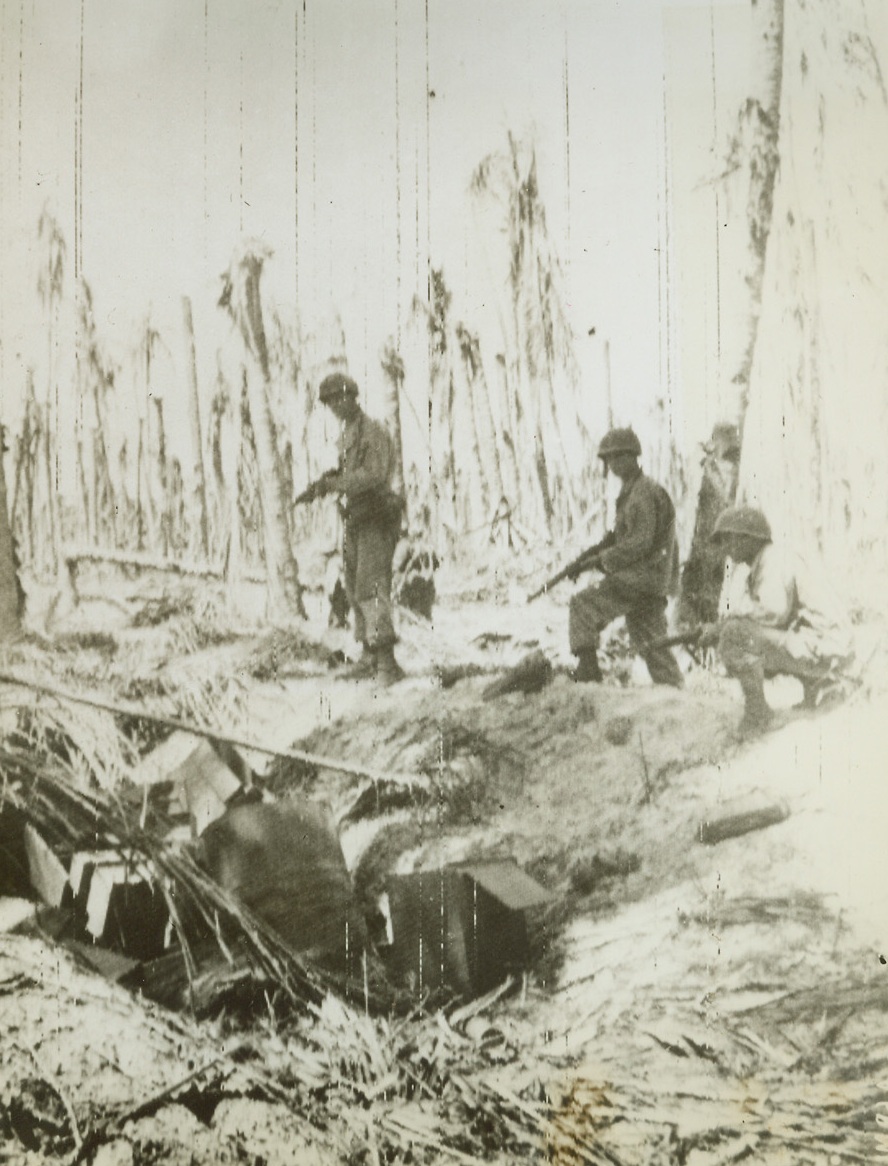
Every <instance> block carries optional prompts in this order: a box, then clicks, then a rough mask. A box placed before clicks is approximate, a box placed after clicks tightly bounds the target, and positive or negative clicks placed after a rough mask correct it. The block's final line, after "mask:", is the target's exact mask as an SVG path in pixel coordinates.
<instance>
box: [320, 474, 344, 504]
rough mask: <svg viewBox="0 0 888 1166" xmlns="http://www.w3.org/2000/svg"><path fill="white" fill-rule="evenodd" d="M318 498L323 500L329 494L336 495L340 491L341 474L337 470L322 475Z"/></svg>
mask: <svg viewBox="0 0 888 1166" xmlns="http://www.w3.org/2000/svg"><path fill="white" fill-rule="evenodd" d="M317 487H318V497H320V498H323V497H324V496H325V495H327V494H335V493H336V491H337V490H338V489H339V473H338V471H337V470H327V471H326V472H325V473H323V474H321V476H320V478H318V481H317Z"/></svg>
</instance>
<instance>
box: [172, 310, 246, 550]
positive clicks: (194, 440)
mask: <svg viewBox="0 0 888 1166" xmlns="http://www.w3.org/2000/svg"><path fill="white" fill-rule="evenodd" d="M257 295H258V288H257ZM182 318H183V321H184V324H185V344H186V347H187V350H188V419H189V421H190V423H191V444H192V446H193V447H194V466H195V472H196V474H197V498H198V503H199V505H200V549H201V553H202V554H203V556H204V559H208V558H209V554H210V531H209V525H208V517H207V478H206V472H205V470H204V456H203V436H202V427H201V423H200V392H199V391H198V385H197V352H196V351H195V346H194V319H193V317H192V314H191V300H190V299H189V298H188V296H183V297H182ZM260 326H261V321H260ZM263 375H264V373H263Z"/></svg>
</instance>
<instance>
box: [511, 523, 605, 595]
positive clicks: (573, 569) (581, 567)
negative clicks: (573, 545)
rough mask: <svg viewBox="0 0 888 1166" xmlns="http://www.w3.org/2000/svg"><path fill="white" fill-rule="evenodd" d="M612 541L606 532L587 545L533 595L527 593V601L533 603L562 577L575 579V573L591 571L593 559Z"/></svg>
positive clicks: (593, 563) (593, 564)
mask: <svg viewBox="0 0 888 1166" xmlns="http://www.w3.org/2000/svg"><path fill="white" fill-rule="evenodd" d="M613 541H614V536H613V534H612V533H608V534H606V535H605V536H604V538H603V539H602V540H601V542H598V543H596V544H595V546H594V547H588V548H587V549H586V550H585V551H583V553H582V554H581V555H577V557H576V558H575V559H573V560H572V561H571V562H569V563H568V564H567V566H566V567H562V568H561V570H560V571H558V572H557V573H556V574H554V575H553V576H552V578H551V579H547V580H546V582H545V583H544V584H543V585H542V587H539V588H537V590H536V591H534V593H533V595H528V597H527V602H528V603H533V601H534V600H535V599H539V597H540V596H541V595H543V594H544V593H545V592H546V591H548V590H549V588H550V587H554V586H555V585H556V584H558V583H560V582H561V580H562V579H568V578H570V579H575V578H576V577H577V575H580V574H582V572H583V571H591V569H592V568H593V567H594V566H595V560H596V559H597V558H598V556H599V555H600V554H601V552H602V551H604V550H607V548H608V547H609V546H610V545H611V544H612V543H613Z"/></svg>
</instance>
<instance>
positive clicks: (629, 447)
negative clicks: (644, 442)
mask: <svg viewBox="0 0 888 1166" xmlns="http://www.w3.org/2000/svg"><path fill="white" fill-rule="evenodd" d="M612 453H631V454H634V455H635V456H636V457H641V442H640V441H639V440H638V438H637V437H636V436H635V431H634V430H633V429H612V430H611V431H610V433H606V434H605V435H604V437H602V439H601V445H599V447H598V456H599V457H609V456H610V455H611V454H612Z"/></svg>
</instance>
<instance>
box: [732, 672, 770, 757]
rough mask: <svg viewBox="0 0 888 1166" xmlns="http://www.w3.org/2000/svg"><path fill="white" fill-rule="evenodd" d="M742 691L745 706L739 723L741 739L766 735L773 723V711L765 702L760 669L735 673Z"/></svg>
mask: <svg viewBox="0 0 888 1166" xmlns="http://www.w3.org/2000/svg"><path fill="white" fill-rule="evenodd" d="M736 676H737V679H738V680H739V681H740V687H741V688H742V689H743V700H744V704H745V708H744V712H743V720H742V721H741V722H740V727H739V730H738V731H739V734H740V737H741V739H743V740H746V739H748V738H750V737H760V736H761V734H762V733H767V731H768V729H770V728H771V726H772V724H773V723H774V710H773V709H772V708H771V706H770V705H769V704H768V702H767V701H766V700H765V681H764V674H763V672H762V670H761V668H744V669H743V671H742V672H737V673H736Z"/></svg>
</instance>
